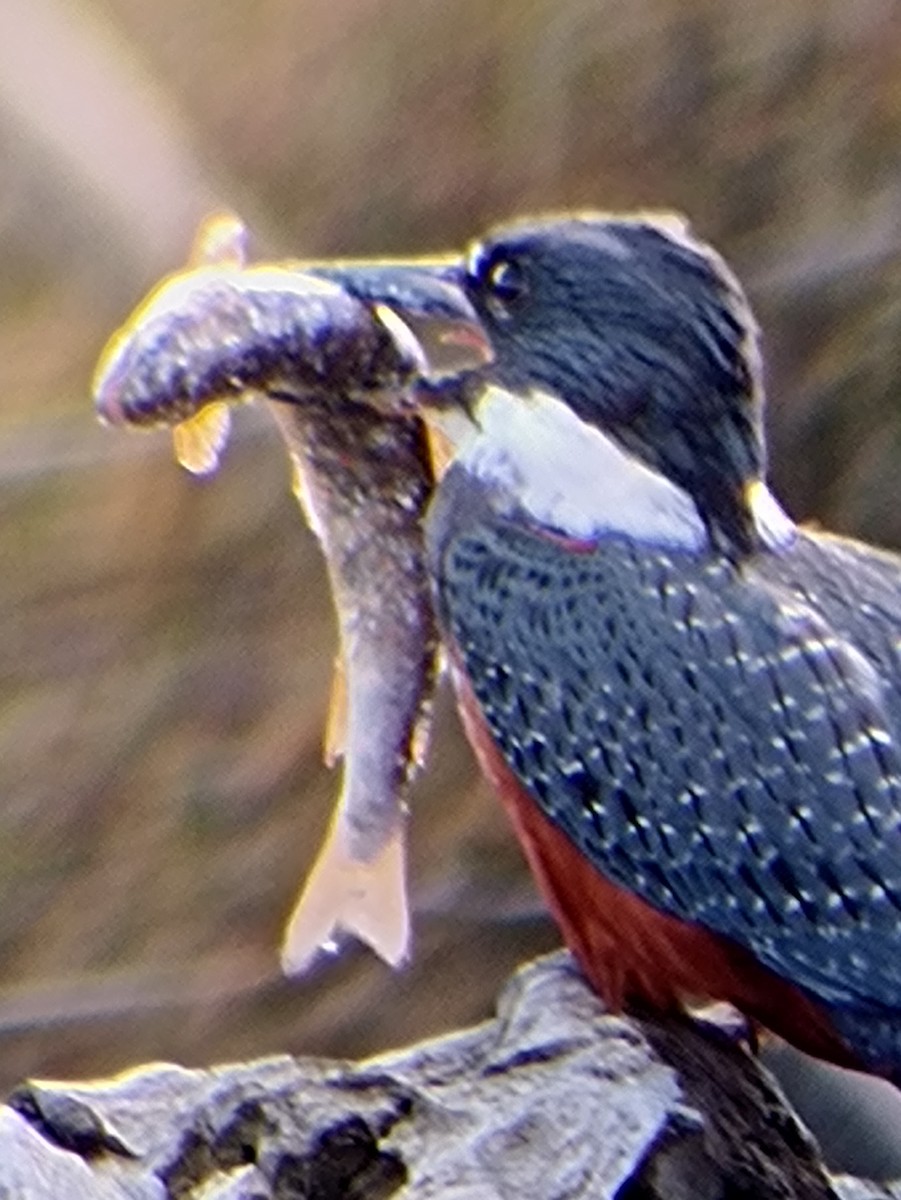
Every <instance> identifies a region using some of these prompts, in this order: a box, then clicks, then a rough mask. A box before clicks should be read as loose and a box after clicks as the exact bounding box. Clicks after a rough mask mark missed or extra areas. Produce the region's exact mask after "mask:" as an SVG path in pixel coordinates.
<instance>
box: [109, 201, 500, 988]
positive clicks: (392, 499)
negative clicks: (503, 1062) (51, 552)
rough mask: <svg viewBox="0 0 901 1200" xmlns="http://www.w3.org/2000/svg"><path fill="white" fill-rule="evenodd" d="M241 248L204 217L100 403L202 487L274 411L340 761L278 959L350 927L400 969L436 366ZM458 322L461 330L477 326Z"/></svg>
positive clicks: (430, 684) (330, 736)
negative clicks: (316, 577)
mask: <svg viewBox="0 0 901 1200" xmlns="http://www.w3.org/2000/svg"><path fill="white" fill-rule="evenodd" d="M244 245H245V234H244V229H243V226H242V225H241V224H240V222H238V221H237V220H236V219H235V218H227V217H217V218H214V219H212V220H211V221H209V222H207V223H206V225H205V226H204V227H203V228H202V229H201V232H200V235H199V237H198V241H197V243H196V250H195V254H194V258H193V263H194V265H192V266H191V267H189V269H188V270H186V271H183V272H179V273H177V274H175V275H173V276H170V277H168V278H167V279H165V280H164V281H163V282H162V283H161V284H160V285H159V287H157V288H156V289H155V290H154V291H153V292H152V293H151V294H150V296H149V297H148V298H147V300H146V301H145V302H144V303H143V304H142V305H141V306H140V307H139V308H138V310H137V311H136V312H135V313H134V314H133V315H132V317H131V318H130V319H129V320H128V321H127V322H126V324H125V325H124V326H123V327H122V329H121V330H119V331H118V332H117V333H116V334H115V335H114V336H113V338H112V339H111V340H110V343H109V344H108V346H107V349H106V350H105V351H104V354H103V356H102V357H101V360H100V363H99V365H98V369H97V372H96V375H95V380H94V394H95V399H96V406H97V410H98V413H99V415H100V417H101V419H102V420H104V421H106V422H107V423H110V424H115V425H125V426H137V427H159V426H172V427H174V434H173V436H174V440H175V450H176V455H177V457H178V460H179V461H180V462H181V463H182V464H183V465H184V466H186V467H187V468H188V469H189V470H192V471H195V472H199V473H202V472H206V471H210V470H212V469H214V468H215V466H216V465H217V463H218V459H219V455H220V452H221V450H222V448H223V446H224V444H225V441H226V439H227V435H228V425H229V419H230V412H231V408H232V407H233V406H234V405H235V404H236V403H240V402H243V401H246V400H248V399H254V398H263V399H265V400H266V401H267V402H268V407H269V408H270V410H271V411H272V413H273V415H274V416H275V418H276V420H277V422H278V424H279V426H280V428H281V430H282V432H283V434H284V437H285V440H286V442H287V444H288V448H289V452H290V455H291V458H292V462H293V465H294V490H295V493H296V495H297V497H298V499H299V501H300V503H301V506H302V508H303V511H304V513H305V514H306V517H307V520H308V521H309V524H310V526H311V527H312V529H313V530H314V532H315V533H316V535H317V537H318V539H319V541H320V543H321V545H322V548H323V550H324V553H325V557H326V563H327V567H328V573H329V579H330V583H331V589H332V596H333V600H334V604H335V610H336V613H337V619H338V627H339V642H340V649H339V657H338V667H337V671H336V683H335V687H334V689H333V703H332V710H331V713H330V717H329V723H328V732H327V738H326V757H327V759H328V760H329V761H335V760H336V759H337V758H338V757H340V756H342V755H343V758H344V774H343V781H342V787H341V793H340V797H339V799H338V802H337V805H336V808H335V812H334V815H333V818H332V822H331V825H330V828H329V832H328V835H327V837H326V840H325V843H324V845H323V847H322V849H321V851H320V853H319V856H318V858H317V859H316V862H315V864H314V866H313V868H312V871H311V873H310V875H309V877H308V879H307V882H306V885H305V887H304V889H303V891H302V893H301V895H300V898H299V900H298V902H297V905H296V907H295V909H294V911H293V913H292V915H291V918H290V920H289V922H288V926H287V931H286V934H285V938H284V943H283V946H282V965H283V968H284V969H285V971H286V972H288V973H291V974H294V973H298V972H301V971H303V970H304V969H305V968H306V967H307V966H308V965H309V964H310V962H311V961H312V960H313V958H314V957H315V956H316V953H317V951H318V950H319V948H320V947H322V946H324V945H326V946H327V945H329V944H330V943H331V941H332V939H333V938H334V937H335V936H336V935H337V934H339V933H341V932H347V933H350V934H353V935H355V936H357V937H359V938H360V939H362V940H363V941H365V942H367V943H368V944H369V945H370V946H371V947H372V948H373V949H374V950H375V951H376V952H377V953H378V954H379V955H380V956H381V957H382V958H383V959H385V960H386V961H387V962H389V963H391V964H392V965H397V964H399V963H400V962H402V961H403V960H404V958H405V957H406V956H407V954H408V951H409V943H410V919H409V909H408V902H407V894H406V868H405V823H406V811H407V791H408V785H409V783H410V780H411V778H412V777H413V775H414V774H415V771H416V770H417V768H418V767H419V766H421V764H422V762H423V759H424V756H425V751H426V745H427V739H428V725H429V714H430V710H431V703H432V693H433V689H434V685H435V679H436V674H437V662H438V650H439V646H438V635H437V632H436V627H435V622H434V617H433V613H432V606H431V600H430V593H429V583H428V578H427V574H426V569H425V560H424V546H423V534H422V517H423V512H424V508H425V505H426V503H427V501H428V499H429V496H430V494H431V491H432V486H433V468H432V461H431V458H430V453H429V447H428V445H427V441H426V434H425V431H424V427H423V425H422V423H421V422H420V420H419V419H418V418H417V417H415V416H414V415H412V407H411V404H412V401H411V393H412V390H413V388H414V385H415V384H416V382H417V380H418V379H420V378H422V377H423V376H425V375H427V374H428V366H427V363H426V361H425V356H424V353H423V351H422V349H421V347H420V344H419V341H418V340H417V338H416V336H414V335H413V333H412V332H411V331H410V328H409V326H408V325H407V324H406V323H405V321H404V320H403V319H402V318H401V317H400V316H399V315H398V313H397V312H396V311H395V310H394V308H393V307H391V308H389V307H386V306H385V305H384V304H379V303H367V302H366V301H365V300H361V299H359V298H357V297H354V296H352V295H350V294H349V293H348V292H347V291H346V290H345V289H344V288H343V287H342V286H341V284H340V283H337V282H335V281H334V280H329V279H327V278H321V277H316V276H313V275H311V274H309V273H307V272H306V271H305V270H304V265H303V264H294V263H287V264H258V265H255V266H247V265H246V264H245V249H244ZM450 295H451V294H450V293H448V304H449V306H450V308H451V309H453V307H454V305H455V304H456V303H457V301H456V300H455V299H454V300H453V301H451V298H450ZM437 302H438V303H439V305H440V304H441V303H443V298H442V297H441V296H439V297H438V299H437ZM428 303H429V304H430V305H432V306H434V304H435V303H436V300H435V297H430V298H429V300H428ZM451 316H452V317H453V320H452V321H451V324H450V326H449V328H451V327H453V329H455V330H456V331H457V332H458V333H459V329H460V328H461V325H460V323H459V322H458V318H459V319H460V320H462V323H463V326H465V325H466V321H467V319H468V313H466V312H462V311H461V312H459V313H458V312H451ZM472 320H473V322H475V317H474V315H473V318H472ZM452 336H453V335H451V340H452ZM473 336H475V342H478V337H477V335H473ZM479 353H481V351H479Z"/></svg>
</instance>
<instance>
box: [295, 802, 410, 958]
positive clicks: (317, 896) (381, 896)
mask: <svg viewBox="0 0 901 1200" xmlns="http://www.w3.org/2000/svg"><path fill="white" fill-rule="evenodd" d="M404 858H405V851H404V828H403V825H401V826H400V827H399V828H398V829H397V831H396V832H395V833H394V834H392V836H391V838H390V840H389V841H388V842H387V843H386V845H385V846H384V847H383V849H382V850H380V851H379V853H378V854H377V855H376V857H375V858H373V859H372V861H371V862H357V861H356V860H354V859H353V858H351V856H350V854H349V852H348V850H347V848H346V846H345V845H344V839H343V838H342V836H341V830H340V828H339V825H338V822H337V821H334V822H332V826H331V828H330V829H329V832H328V835H327V837H326V839H325V842H324V844H323V846H322V849H321V850H320V851H319V856H318V857H317V859H316V862H315V863H314V864H313V868H312V870H311V871H310V874H309V877H308V879H307V881H306V883H305V884H304V888H303V891H302V892H301V894H300V898H299V899H298V901H297V904H296V905H295V908H294V911H293V912H292V914H291V917H290V919H289V921H288V925H287V928H286V930H285V936H284V939H283V941H282V948H281V964H282V970H283V971H284V972H285V974H286V975H300V974H302V972H304V971H305V970H307V968H308V967H309V966H310V965H311V964H312V962H313V960H314V959H315V957H316V955H317V954H318V952H319V951H320V950H321V949H322V948H323V947H325V946H327V945H328V943H329V942H330V941H331V940H332V939H333V938H334V937H335V935H337V934H339V933H342V932H344V933H349V934H352V935H353V936H354V937H357V938H359V939H360V941H363V942H366V943H367V945H369V946H371V947H372V949H373V950H374V951H375V952H376V954H378V956H379V957H380V958H381V959H383V960H384V961H385V962H386V963H388V964H389V965H390V966H392V967H398V966H400V965H401V964H402V963H403V962H404V960H405V959H406V958H407V955H408V953H409V946H410V914H409V911H408V908H407V892H406V864H405V861H404Z"/></svg>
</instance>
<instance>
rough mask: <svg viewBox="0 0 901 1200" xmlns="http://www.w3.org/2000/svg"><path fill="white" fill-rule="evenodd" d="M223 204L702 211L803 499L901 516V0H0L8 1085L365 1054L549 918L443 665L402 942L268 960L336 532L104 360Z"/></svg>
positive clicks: (484, 1001) (525, 942)
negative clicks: (754, 343) (198, 463)
mask: <svg viewBox="0 0 901 1200" xmlns="http://www.w3.org/2000/svg"><path fill="white" fill-rule="evenodd" d="M223 206H227V207H231V208H234V209H235V210H236V211H238V212H239V213H240V214H241V215H242V216H243V217H244V218H245V219H246V220H247V222H248V224H249V225H250V226H251V228H252V230H253V231H254V235H255V240H254V246H253V254H254V255H255V256H256V257H264V256H265V257H273V256H274V257H281V256H318V255H328V254H342V255H344V254H357V253H360V254H366V253H380V252H410V251H428V250H436V249H446V248H453V247H460V246H462V244H463V243H464V242H465V241H466V240H467V239H468V238H469V237H470V236H472V235H473V234H476V233H478V232H480V231H481V230H482V229H483V228H484V227H485V226H486V225H487V224H488V223H490V222H492V221H494V220H496V219H500V218H503V217H507V216H510V215H513V214H516V213H521V212H526V211H529V210H532V211H535V210H542V209H546V208H560V207H567V206H593V207H611V208H634V207H639V206H650V207H661V206H664V207H673V208H677V209H680V210H683V211H685V212H686V213H688V214H689V216H690V217H691V219H692V221H693V223H694V226H695V228H696V230H697V231H698V232H699V233H700V234H701V235H703V236H705V237H707V238H709V239H710V240H711V241H713V242H714V243H715V244H716V245H717V246H718V247H719V248H720V249H721V250H723V251H724V252H725V253H726V255H727V256H728V257H729V259H730V260H731V261H732V262H733V264H734V265H735V266H736V268H737V270H738V272H739V274H740V275H741V276H742V278H743V279H744V280H745V282H746V284H747V286H748V289H749V291H750V293H751V296H752V299H753V301H754V304H755V306H756V309H757V311H758V315H759V317H760V319H761V321H762V324H763V326H764V331H765V339H766V340H765V346H766V349H767V353H768V363H769V371H768V382H769V393H770V405H769V431H770V438H771V458H772V473H773V476H774V479H775V483H776V487H777V490H778V492H779V493H780V494H781V496H782V497H783V499H784V500H785V501H786V503H787V506H788V507H789V509H790V510H791V512H792V513H793V514H794V515H795V516H796V517H798V518H803V519H805V520H815V521H820V522H822V523H823V524H824V525H827V526H830V527H833V528H837V529H840V530H844V531H847V532H849V533H854V534H859V535H862V536H864V537H866V538H868V539H871V540H874V541H877V542H880V543H882V544H885V545H894V546H899V545H901V506H899V504H898V498H899V491H898V486H897V478H896V470H895V465H896V463H897V461H898V452H899V444H901V408H899V401H898V396H897V383H896V381H897V379H898V378H899V375H901V362H899V358H901V9H899V6H898V5H897V4H894V3H892V2H891V0H855V3H854V4H853V5H852V4H849V3H847V0H761V2H759V3H756V4H747V3H745V2H744V0H630V3H628V4H622V3H620V2H619V0H491V3H490V4H486V3H485V0H453V2H449V0H445V2H438V0H196V2H195V3H193V4H190V5H186V4H183V3H180V2H178V0H155V2H154V3H153V4H148V3H146V0H2V4H0V504H2V508H3V519H2V521H0V630H2V636H0V705H2V718H0V1088H4V1089H5V1088H7V1087H9V1086H10V1085H11V1084H13V1083H14V1082H16V1081H17V1080H18V1079H20V1078H21V1077H22V1076H24V1075H32V1076H33V1075H38V1076H44V1077H46V1076H57V1077H59V1076H86V1075H88V1076H90V1075H98V1074H102V1073H105V1072H109V1071H112V1070H115V1069H118V1068H120V1067H123V1066H126V1065H128V1064H131V1063H135V1062H138V1061H142V1060H148V1059H159V1058H163V1059H172V1060H176V1061H179V1062H182V1063H184V1064H187V1065H194V1064H197V1065H200V1064H205V1063H209V1062H212V1061H216V1060H229V1059H235V1058H239V1057H247V1056H251V1055H260V1054H266V1053H272V1052H280V1051H292V1052H296V1053H329V1054H334V1055H354V1056H355V1055H360V1054H365V1053H368V1052H372V1051H375V1050H378V1049H381V1048H384V1047H387V1046H389V1045H392V1044H399V1043H401V1042H406V1041H408V1040H411V1039H415V1038H419V1037H421V1036H423V1035H425V1034H429V1033H438V1032H441V1031H443V1030H447V1029H450V1028H452V1027H454V1026H457V1025H460V1024H461V1023H464V1022H469V1021H473V1020H476V1019H479V1018H481V1017H484V1016H486V1015H487V1014H488V1013H489V1012H490V1010H491V1006H492V1001H493V998H494V996H495V993H496V990H497V987H498V985H499V983H500V982H501V980H502V979H503V978H504V977H505V976H506V975H507V973H508V972H509V970H510V969H511V968H512V967H513V966H514V965H515V964H516V963H517V962H518V961H520V960H521V959H522V958H524V957H526V956H527V955H530V954H533V953H535V952H537V951H539V950H541V949H545V948H548V947H550V946H552V945H554V944H555V942H556V937H555V934H554V932H553V930H552V929H551V927H550V925H549V924H548V922H547V921H546V920H544V919H543V917H542V916H541V913H540V908H539V906H538V904H537V901H536V900H535V899H534V897H533V894H532V892H531V888H530V885H529V883H528V880H527V878H526V876H525V872H524V868H523V867H522V865H521V862H520V858H519V855H518V852H517V850H516V848H515V846H514V845H513V844H512V841H511V838H510V836H509V835H508V833H507V830H506V828H505V826H504V824H503V821H502V820H501V818H500V816H499V814H498V812H497V810H496V806H495V805H494V803H493V801H492V800H491V798H490V796H489V795H488V794H487V792H486V791H485V790H484V789H483V787H482V785H481V784H480V783H479V781H478V780H477V778H476V774H475V771H474V768H473V766H472V763H471V761H470V757H469V754H468V753H467V751H466V749H465V747H464V745H463V742H462V738H461V735H460V733H459V730H458V728H457V725H456V721H455V717H454V715H453V713H452V712H451V710H450V706H449V705H448V703H447V702H446V700H445V702H444V703H443V704H442V705H441V707H440V711H439V721H438V736H437V737H436V739H435V748H434V753H433V756H432V762H431V765H430V767H429V770H428V772H427V773H426V775H425V777H424V778H423V779H422V781H421V784H420V786H419V787H418V790H417V793H416V799H415V804H414V808H413V816H412V830H411V839H412V861H411V881H412V889H413V896H414V901H415V905H416V910H417V912H416V919H415V934H416V949H415V957H414V960H413V963H412V965H411V966H410V967H408V968H407V969H406V970H404V971H402V972H400V973H397V974H395V973H392V972H391V971H390V970H389V969H388V968H386V967H384V966H383V965H382V964H381V963H379V962H377V961H376V960H374V959H373V957H372V956H371V955H368V954H365V953H363V952H361V951H359V950H349V951H347V952H345V953H344V954H343V955H341V956H340V957H338V958H337V959H335V960H332V961H329V962H326V963H325V964H323V966H322V967H321V968H320V969H319V970H317V972H315V973H314V975H313V976H312V977H311V978H309V979H306V980H302V981H294V982H287V981H284V980H282V979H281V978H280V977H279V974H278V970H277V961H276V950H277V946H278V943H279V940H280V936H281V930H282V926H283V922H284V920H285V918H286V916H287V914H288V912H289V911H290V909H291V907H292V905H293V902H294V898H295V893H296V890H297V888H298V886H299V883H300V881H301V879H302V878H303V875H304V872H305V870H306V868H307V866H308V865H309V863H310V861H311V859H312V857H313V855H314V853H315V850H316V848H317V846H318V844H319V841H320V838H321V835H322V832H323V829H324V827H325V823H326V820H327V818H328V815H329V812H330V810H331V806H332V801H333V798H334V795H335V793H336V790H337V786H338V782H339V780H338V777H337V775H335V774H333V773H330V772H328V771H327V770H326V769H325V768H324V767H323V766H322V762H321V753H320V743H321V731H322V726H323V720H324V714H325V710H326V704H327V694H328V684H329V677H330V673H331V664H332V654H333V648H334V641H335V638H334V630H333V620H332V615H331V612H330V608H329V599H328V594H327V590H326V586H325V580H324V572H323V569H322V563H321V561H320V557H319V553H318V550H317V548H316V545H315V543H314V541H313V539H312V536H311V535H310V534H309V532H308V531H307V530H306V529H305V528H304V527H303V524H302V522H301V519H300V515H299V513H298V512H297V511H296V509H295V505H294V502H293V500H292V498H291V496H290V494H289V487H288V483H289V480H288V470H287V463H286V460H285V456H284V454H283V451H282V448H281V444H280V442H279V440H278V438H277V436H276V435H275V434H274V432H273V431H272V429H270V428H269V425H268V423H267V420H266V415H265V414H264V413H255V412H252V411H250V410H248V411H242V412H241V413H240V414H238V416H239V419H238V421H237V425H238V429H237V434H236V436H235V438H234V440H233V443H232V445H231V447H230V452H229V453H227V454H226V456H225V462H224V465H223V468H222V469H221V470H220V472H219V473H218V474H217V475H216V476H215V477H214V478H212V479H208V480H204V481H198V480H197V479H194V478H191V477H189V476H187V475H186V474H185V473H183V472H182V471H180V470H179V469H178V468H177V467H176V465H175V463H174V461H173V459H172V455H171V450H170V443H169V440H168V438H167V437H166V436H165V435H163V434H160V435H149V434H144V435H140V434H133V435H126V434H124V433H119V432H111V431H109V430H104V429H101V428H99V427H98V426H97V425H96V424H95V421H94V418H93V415H92V411H91V405H90V397H89V391H90V377H91V371H92V368H93V364H94V362H95V360H96V357H97V355H98V353H99V351H100V348H101V346H102V344H103V342H104V340H105V338H106V336H107V335H108V334H109V333H110V332H111V330H112V329H113V327H114V326H115V325H117V324H118V323H119V322H120V321H121V320H122V319H123V317H124V315H125V314H126V312H127V311H128V310H129V309H130V308H131V307H132V306H133V305H134V304H135V303H136V302H137V301H138V299H139V298H140V297H141V296H142V294H143V293H144V292H145V291H146V290H147V288H148V287H149V286H150V285H151V284H152V283H153V282H154V281H155V280H156V279H157V278H158V277H159V276H160V275H161V274H162V273H164V272H166V271H168V270H171V269H173V268H175V267H178V266H180V265H182V264H183V263H184V261H185V258H186V254H187V251H188V247H189V244H190V242H191V238H192V235H193V232H194V229H195V227H196V225H197V223H198V221H199V220H200V218H201V217H202V216H203V215H204V214H205V213H206V212H207V211H208V210H210V209H212V208H221V207H223Z"/></svg>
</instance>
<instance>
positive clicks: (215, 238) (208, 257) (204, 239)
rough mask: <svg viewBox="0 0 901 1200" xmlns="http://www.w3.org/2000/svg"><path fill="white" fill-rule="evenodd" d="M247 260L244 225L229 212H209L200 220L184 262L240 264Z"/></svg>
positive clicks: (202, 264)
mask: <svg viewBox="0 0 901 1200" xmlns="http://www.w3.org/2000/svg"><path fill="white" fill-rule="evenodd" d="M246 262H247V226H246V225H245V224H244V222H243V221H242V220H241V218H240V217H237V216H235V214H234V213H230V212H216V213H210V215H209V216H208V217H204V219H203V220H202V221H201V223H200V226H199V228H198V230H197V233H196V234H195V235H194V241H193V243H192V245H191V254H190V257H189V259H188V265H189V266H191V267H213V266H216V267H236V268H237V267H243V266H244V265H245V263H246Z"/></svg>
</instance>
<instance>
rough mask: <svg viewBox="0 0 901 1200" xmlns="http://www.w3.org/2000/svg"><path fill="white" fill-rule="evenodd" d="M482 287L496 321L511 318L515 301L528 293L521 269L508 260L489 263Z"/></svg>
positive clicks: (503, 259) (502, 259)
mask: <svg viewBox="0 0 901 1200" xmlns="http://www.w3.org/2000/svg"><path fill="white" fill-rule="evenodd" d="M483 287H484V290H485V300H486V303H487V304H488V306H489V308H490V309H491V312H492V313H493V315H494V316H495V317H496V318H497V319H498V320H504V319H505V318H508V317H511V316H512V315H513V313H512V309H513V308H514V306H515V305H516V303H517V301H518V300H521V299H522V297H523V296H525V294H526V292H527V291H528V285H527V283H526V278H525V275H524V273H523V270H522V268H521V267H520V266H519V264H518V263H515V262H514V261H513V260H512V259H509V258H501V259H497V260H496V261H495V262H493V263H491V265H490V266H489V267H488V269H487V271H486V272H485V275H484V282H483Z"/></svg>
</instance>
